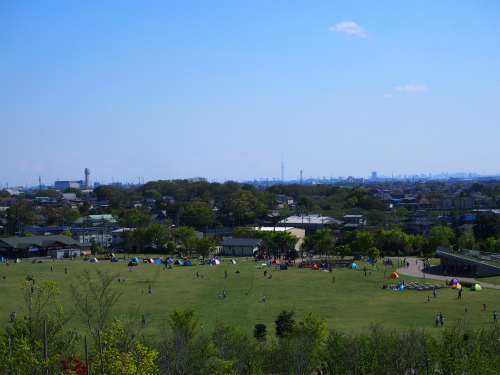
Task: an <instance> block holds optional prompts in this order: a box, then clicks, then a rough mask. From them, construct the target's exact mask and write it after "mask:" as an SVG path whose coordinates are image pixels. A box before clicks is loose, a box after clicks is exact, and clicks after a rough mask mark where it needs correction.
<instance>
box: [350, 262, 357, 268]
mask: <svg viewBox="0 0 500 375" xmlns="http://www.w3.org/2000/svg"><path fill="white" fill-rule="evenodd" d="M349 268H350V269H355V268H358V265H357V264H356V263H352V264H351V265H350V266H349Z"/></svg>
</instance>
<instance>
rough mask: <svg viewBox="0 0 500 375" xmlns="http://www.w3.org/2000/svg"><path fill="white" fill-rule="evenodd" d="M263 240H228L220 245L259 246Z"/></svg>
mask: <svg viewBox="0 0 500 375" xmlns="http://www.w3.org/2000/svg"><path fill="white" fill-rule="evenodd" d="M263 241H264V240H263V239H262V238H228V239H226V240H224V241H222V242H221V243H220V245H221V246H259V245H261V243H262V242H263Z"/></svg>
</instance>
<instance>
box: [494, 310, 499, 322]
mask: <svg viewBox="0 0 500 375" xmlns="http://www.w3.org/2000/svg"><path fill="white" fill-rule="evenodd" d="M497 318H498V313H497V312H496V311H493V323H497V321H498V320H497Z"/></svg>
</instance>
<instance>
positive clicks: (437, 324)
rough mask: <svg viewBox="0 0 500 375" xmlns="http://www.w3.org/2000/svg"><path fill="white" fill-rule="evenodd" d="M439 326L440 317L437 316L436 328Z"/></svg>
mask: <svg viewBox="0 0 500 375" xmlns="http://www.w3.org/2000/svg"><path fill="white" fill-rule="evenodd" d="M438 326H439V315H436V327H438Z"/></svg>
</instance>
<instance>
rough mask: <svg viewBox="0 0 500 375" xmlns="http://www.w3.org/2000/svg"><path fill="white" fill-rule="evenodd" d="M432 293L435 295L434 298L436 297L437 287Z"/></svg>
mask: <svg viewBox="0 0 500 375" xmlns="http://www.w3.org/2000/svg"><path fill="white" fill-rule="evenodd" d="M432 294H433V295H434V298H436V295H437V292H436V289H434V290H433V291H432Z"/></svg>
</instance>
